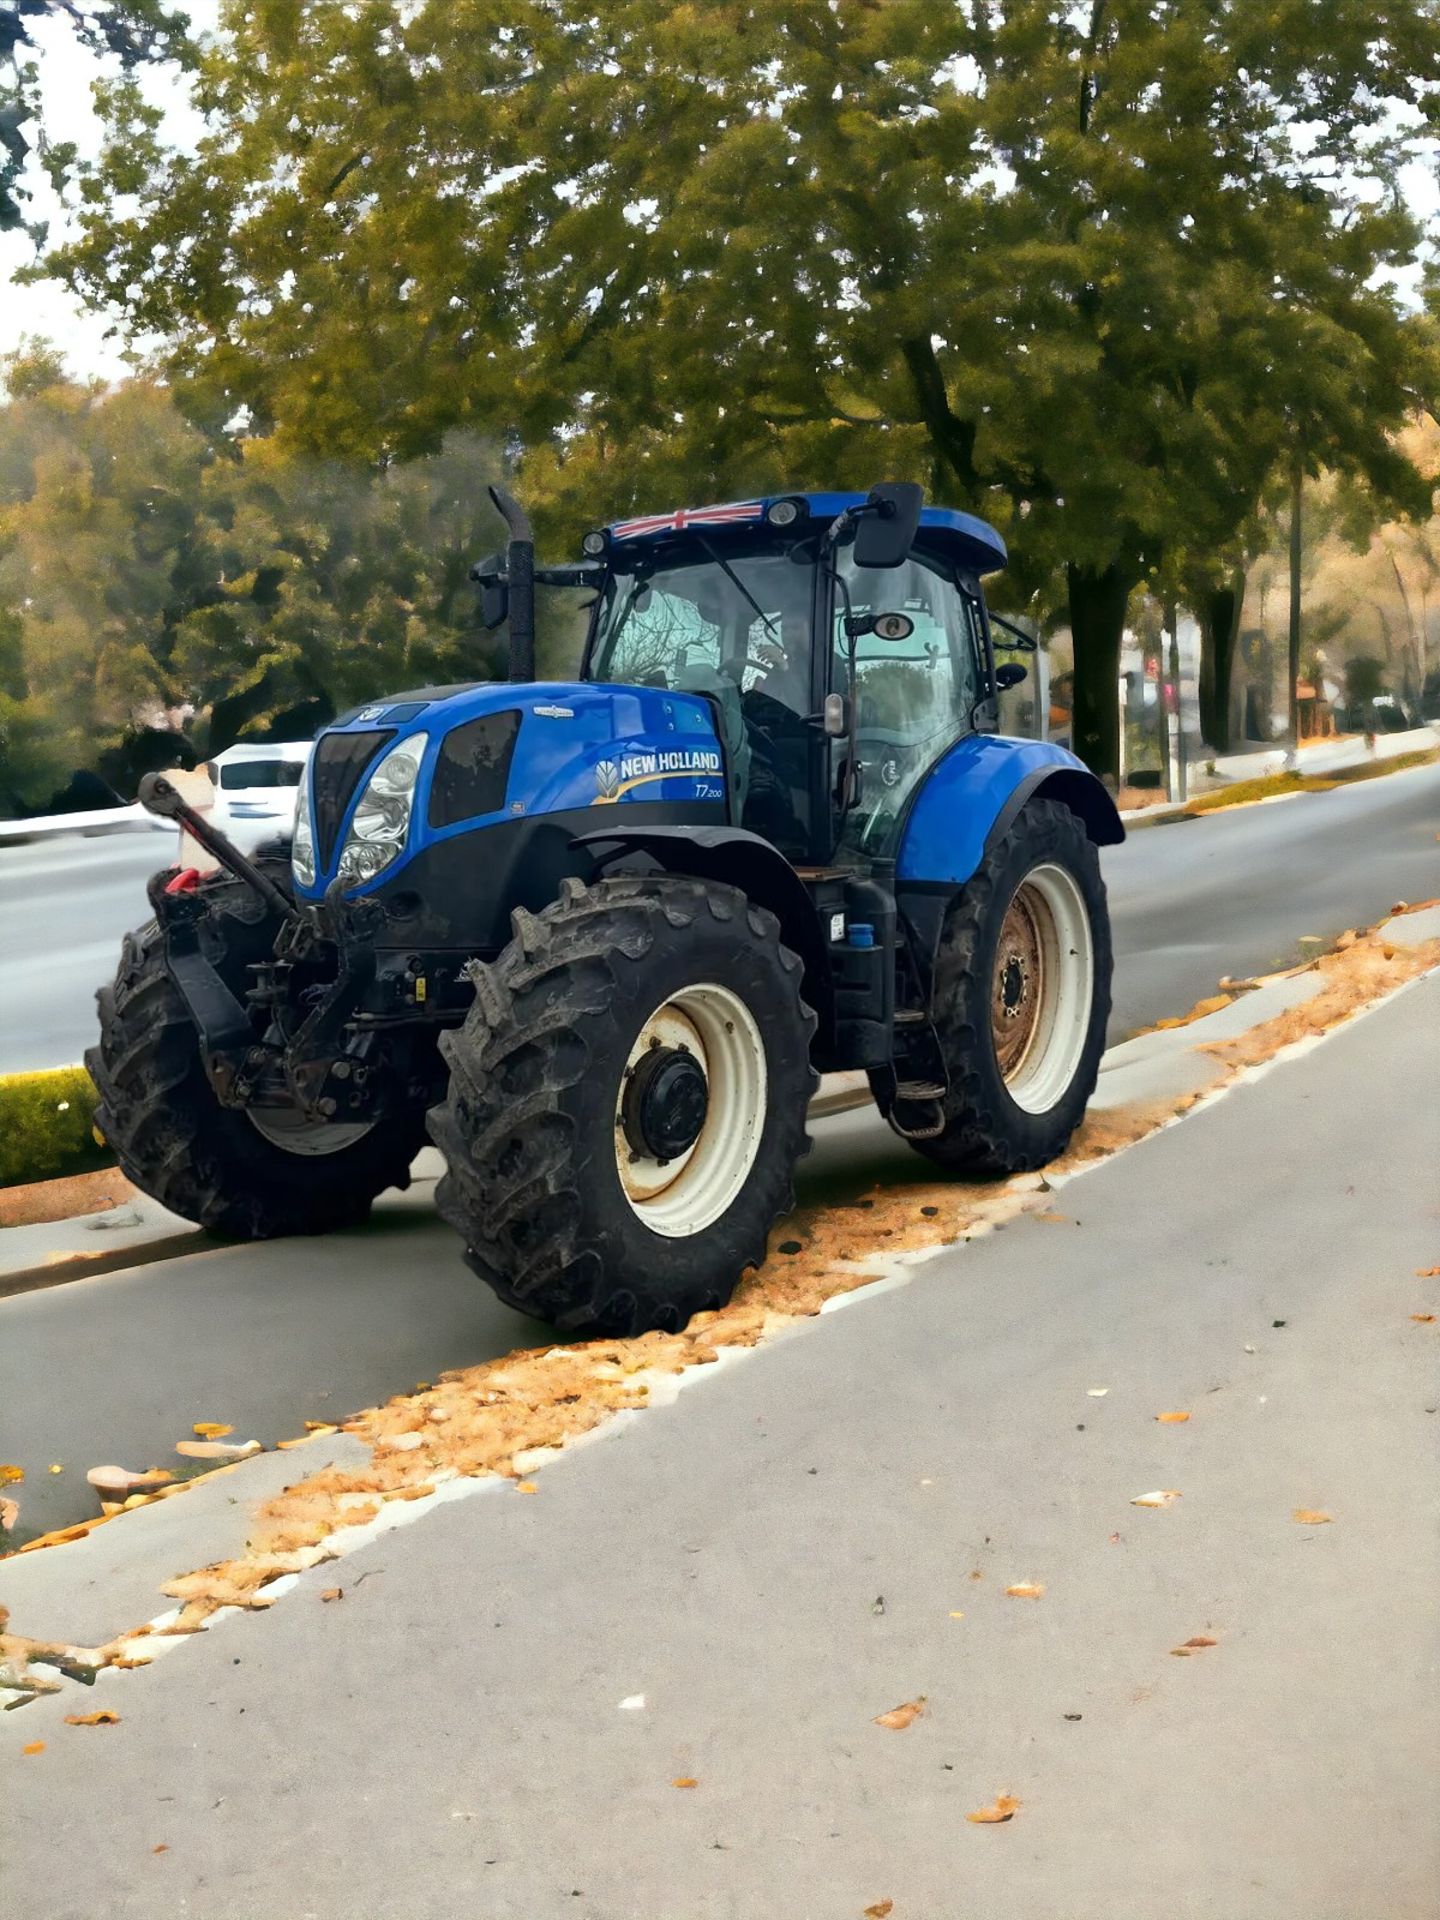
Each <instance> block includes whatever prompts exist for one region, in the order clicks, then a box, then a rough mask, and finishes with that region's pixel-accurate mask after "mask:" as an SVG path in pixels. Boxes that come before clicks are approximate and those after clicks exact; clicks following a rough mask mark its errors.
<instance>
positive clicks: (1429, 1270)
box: [1415, 1267, 1440, 1280]
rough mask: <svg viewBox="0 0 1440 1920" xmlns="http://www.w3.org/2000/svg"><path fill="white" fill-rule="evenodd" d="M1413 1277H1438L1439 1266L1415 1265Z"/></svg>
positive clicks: (1423, 1278) (1426, 1278)
mask: <svg viewBox="0 0 1440 1920" xmlns="http://www.w3.org/2000/svg"><path fill="white" fill-rule="evenodd" d="M1415 1278H1416V1279H1417V1280H1435V1279H1437V1278H1440V1267H1416V1269H1415Z"/></svg>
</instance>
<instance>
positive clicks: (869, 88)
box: [55, 0, 1440, 767]
mask: <svg viewBox="0 0 1440 1920" xmlns="http://www.w3.org/2000/svg"><path fill="white" fill-rule="evenodd" d="M223 21H224V28H225V32H224V35H223V36H222V38H220V39H219V40H218V41H217V42H216V43H215V44H214V45H213V46H212V47H210V48H208V49H207V50H206V51H205V52H203V53H202V54H201V56H200V58H199V65H198V68H197V93H196V98H197V101H198V103H199V105H200V107H201V108H202V110H203V111H204V112H205V113H206V115H207V117H208V121H209V126H210V129H211V130H210V132H209V134H208V135H207V137H206V138H205V139H204V140H202V142H201V144H200V147H199V150H198V152H196V153H195V154H194V155H193V156H187V155H183V154H179V153H176V152H171V151H166V150H165V149H164V147H163V145H162V144H161V142H160V140H159V137H158V134H157V122H156V116H155V115H154V114H153V112H152V111H150V110H149V109H147V108H146V107H145V105H144V103H143V101H142V100H141V97H140V94H139V91H138V88H137V87H136V86H135V85H134V83H133V81H122V82H121V83H120V84H118V85H116V86H114V87H112V88H110V89H109V90H108V92H107V94H106V96H105V103H104V104H105V109H106V114H107V119H108V124H109V129H110V138H109V144H108V146H107V150H106V153H105V156H104V158H103V161H102V162H101V164H100V167H99V168H98V170H97V171H96V172H94V173H93V174H92V175H91V176H89V177H88V178H87V179H86V180H85V182H84V186H83V194H84V201H85V208H86V211H85V214H84V220H83V229H82V232H81V234H80V237H79V238H78V240H77V241H76V242H75V243H74V244H73V245H71V246H69V247H68V248H66V249H65V250H63V251H62V253H61V254H60V255H59V256H58V257H57V260H56V262H55V264H56V266H57V268H58V270H59V271H61V272H62V273H63V274H64V275H65V276H66V277H67V278H68V280H69V281H70V283H71V284H72V285H73V286H74V287H76V288H78V289H79V290H80V291H81V292H82V293H83V294H84V295H85V296H86V297H87V298H89V299H91V300H93V301H96V302H112V303H114V304H115V305H117V306H118V307H119V308H121V309H122V310H123V311H124V312H125V313H126V315H127V316H128V319H129V321H130V323H131V324H132V325H133V326H135V327H137V328H140V329H145V330H150V331H153V332H157V333H159V334H161V335H163V336H165V337H167V338H168V339H169V340H170V341H171V342H172V343H173V345H172V348H171V351H170V353H169V356H168V368H169V372H170V375H171V377H172V378H173V379H174V380H175V382H176V383H177V387H178V390H179V392H180V394H181V397H182V401H183V404H184V406H185V408H186V410H187V412H188V413H189V414H190V416H191V417H192V418H194V419H195V420H197V421H199V422H201V423H202V424H204V425H205V426H206V428H207V430H209V431H212V432H213V431H215V429H216V427H217V425H218V423H220V422H222V421H224V420H226V419H228V418H229V417H230V416H231V414H232V413H233V412H234V410H235V408H236V407H237V406H239V405H242V404H243V405H244V406H246V407H248V408H249V409H250V410H251V413H252V415H253V418H254V419H255V421H256V422H258V423H260V424H261V425H263V426H266V427H268V426H270V425H271V424H273V425H274V426H275V428H276V430H277V433H278V435H279V436H280V444H281V445H282V446H284V447H287V448H288V447H298V448H301V449H303V450H305V451H307V452H308V453H310V454H311V455H323V456H324V457H326V458H331V457H335V456H341V457H346V458H350V459H355V460H365V461H380V462H388V461H390V460H393V459H396V458H400V459H407V458H410V457H413V456H415V455H417V454H422V453H431V452H433V451H434V450H435V449H437V448H439V447H440V446H441V445H442V443H443V440H444V436H445V435H446V434H447V432H450V431H452V430H454V429H456V428H473V427H474V426H475V424H476V423H477V422H483V423H484V424H485V426H486V428H487V430H494V431H497V432H502V431H503V432H504V433H506V434H508V435H514V436H515V437H516V438H517V439H518V441H519V442H520V443H521V444H523V445H524V446H525V447H526V448H527V449H528V450H529V459H528V463H527V482H528V484H529V485H530V486H531V488H532V490H533V491H534V492H535V493H536V494H537V495H538V504H539V507H540V515H539V517H540V523H541V526H542V529H547V530H549V531H551V532H552V534H553V533H554V532H557V531H560V530H563V531H565V532H567V533H573V532H575V531H578V529H579V528H580V527H581V526H583V525H584V524H585V523H586V522H590V521H593V520H595V519H599V518H606V517H610V516H611V515H615V514H618V513H622V512H624V511H626V510H629V509H631V508H635V507H643V506H646V505H653V504H657V503H662V502H664V501H667V500H673V499H676V498H679V499H696V498H703V497H706V496H714V495H720V496H722V497H723V495H725V494H727V493H730V492H732V491H752V490H759V489H761V488H764V487H768V486H771V485H777V484H783V485H790V486H806V485H819V486H848V485H857V484H864V483H866V482H868V481H870V480H872V479H874V478H876V477H879V476H880V475H882V474H886V475H890V476H894V477H907V476H908V477H914V478H920V479H923V480H926V481H927V482H928V483H929V484H930V486H931V488H932V490H933V491H934V492H935V493H936V494H937V495H938V496H940V497H942V498H945V499H948V500H950V501H952V502H954V503H955V504H960V505H968V506H971V507H973V508H976V509H978V510H980V511H983V512H985V513H986V514H987V515H989V516H990V517H991V518H993V519H994V520H996V521H997V523H998V524H999V525H1000V526H1001V527H1002V530H1004V531H1005V532H1006V534H1007V536H1008V537H1009V538H1010V540H1011V542H1012V546H1013V551H1014V589H1015V591H1016V592H1017V593H1018V594H1019V595H1020V596H1021V597H1022V598H1028V597H1029V596H1032V595H1039V596H1041V597H1042V599H1043V598H1047V597H1048V599H1049V600H1050V601H1051V602H1052V603H1053V601H1054V599H1055V597H1056V594H1055V583H1056V581H1057V578H1059V577H1061V576H1062V575H1063V577H1064V580H1065V582H1066V593H1067V596H1068V602H1069V613H1070V620H1071V625H1072V629H1073V632H1074V638H1075V651H1076V697H1077V705H1076V720H1077V729H1078V730H1079V736H1078V737H1079V744H1080V745H1081V747H1082V750H1084V751H1085V752H1087V754H1088V755H1089V757H1090V758H1091V759H1092V761H1093V762H1094V763H1095V764H1096V765H1098V766H1102V767H1104V766H1113V764H1114V748H1115V739H1114V728H1115V714H1114V704H1115V703H1114V698H1113V686H1114V667H1115V657H1116V654H1117V650H1118V645H1119V635H1120V629H1121V627H1122V625H1123V622H1124V619H1125V611H1126V605H1127V601H1128V597H1129V594H1130V592H1131V590H1132V588H1134V587H1135V586H1136V585H1137V584H1139V583H1140V582H1141V581H1143V580H1147V579H1150V580H1153V581H1154V582H1156V584H1157V585H1159V586H1160V587H1161V588H1162V589H1163V590H1164V591H1166V592H1173V591H1175V590H1177V588H1178V587H1179V586H1181V585H1182V584H1183V583H1184V582H1185V581H1187V580H1190V581H1194V580H1197V579H1198V580H1199V581H1200V583H1201V585H1202V586H1203V585H1204V584H1206V583H1207V582H1208V583H1209V584H1211V585H1214V584H1216V583H1219V582H1222V581H1223V580H1225V579H1226V578H1228V577H1229V576H1230V575H1231V574H1232V573H1233V571H1234V569H1235V566H1236V564H1237V561H1238V559H1239V558H1240V557H1241V550H1242V549H1243V546H1244V542H1245V537H1246V533H1245V530H1246V528H1247V525H1248V523H1249V521H1250V518H1251V516H1252V515H1253V512H1254V509H1255V506H1256V503H1257V501H1258V500H1259V498H1260V496H1261V494H1262V492H1263V489H1264V487H1265V484H1266V480H1267V476H1269V475H1270V474H1271V473H1272V472H1273V471H1275V470H1276V469H1277V467H1280V468H1282V469H1283V468H1285V467H1286V466H1288V464H1290V463H1291V462H1293V461H1295V460H1299V461H1300V462H1301V463H1302V464H1303V465H1304V466H1305V467H1306V468H1307V470H1310V471H1315V470H1316V469H1318V467H1320V466H1321V465H1324V466H1327V467H1329V468H1332V469H1334V470H1337V471H1340V472H1343V473H1349V474H1353V475H1355V476H1357V477H1358V478H1359V480H1360V481H1362V482H1363V483H1364V485H1365V486H1367V487H1368V488H1370V489H1372V490H1375V491H1378V492H1379V493H1380V494H1381V495H1383V496H1384V497H1385V498H1386V499H1387V500H1391V501H1394V502H1397V503H1399V504H1400V505H1402V506H1403V507H1405V508H1406V509H1408V510H1418V508H1419V507H1420V506H1421V505H1422V491H1423V490H1422V489H1421V487H1420V486H1419V484H1418V482H1417V477H1416V474H1415V471H1414V468H1413V467H1412V466H1411V465H1410V463H1409V462H1408V461H1407V460H1406V459H1405V457H1404V455H1403V453H1402V452H1401V451H1400V450H1399V448H1398V447H1397V446H1396V444H1395V441H1394V438H1393V432H1392V430H1393V429H1394V428H1395V427H1396V426H1398V424H1399V422H1400V421H1401V419H1402V417H1403V415H1404V412H1405V409H1406V407H1407V406H1408V405H1409V404H1410V402H1411V400H1412V399H1413V398H1414V396H1415V395H1416V394H1417V393H1418V392H1420V391H1422V390H1426V391H1433V382H1432V379H1431V374H1432V369H1433V364H1434V352H1433V339H1432V333H1431V332H1427V331H1426V329H1424V328H1423V327H1421V326H1420V325H1419V324H1418V323H1412V322H1411V321H1409V320H1408V319H1407V318H1406V317H1405V315H1404V314H1403V313H1402V310H1401V308H1400V306H1399V304H1398V302H1397V299H1396V297H1395V296H1394V294H1393V292H1392V291H1391V290H1390V284H1389V280H1388V278H1387V276H1388V274H1389V273H1390V271H1391V270H1392V269H1395V268H1398V267H1401V266H1404V265H1405V264H1406V263H1407V262H1409V261H1410V260H1411V259H1412V258H1413V257H1414V255H1415V252H1416V248H1417V244H1418V239H1419V235H1418V233H1417V231H1416V227H1415V224H1414V222H1413V220H1412V219H1411V218H1410V217H1409V216H1408V214H1407V213H1406V212H1405V210H1404V206H1403V202H1402V200H1401V198H1400V194H1399V188H1398V181H1399V170H1400V167H1401V165H1402V163H1403V162H1404V161H1405V160H1406V159H1407V158H1408V157H1410V156H1411V155H1412V154H1418V153H1419V152H1420V151H1421V150H1422V137H1423V135H1424V133H1425V131H1426V129H1427V127H1432V126H1433V125H1434V124H1435V119H1436V114H1437V107H1436V101H1437V98H1440V94H1437V83H1440V15H1437V12H1436V9H1435V7H1434V5H1433V4H1432V0H1264V4H1261V5H1249V6H1241V5H1237V4H1227V5H1223V6H1218V7H1217V5H1216V4H1215V0H1165V3H1164V4H1161V3H1160V0H1081V4H1078V5H1075V6H1065V7H1059V8H1057V7H1055V6H1054V5H1053V4H1052V3H1051V0H973V4H970V5H966V6H963V7H962V6H955V7H946V6H937V5H936V4H935V3H934V0H885V4H880V0H869V3H868V4H854V5H849V6H841V7H836V6H833V5H830V4H827V3H826V0H783V3H777V4H772V5H769V6H766V7H763V8H761V7H756V6H754V5H753V4H750V3H749V0H743V3H742V0H705V4H703V5H699V4H695V3H694V0H684V3H681V0H550V3H549V4H547V5H546V6H544V7H538V6H535V5H533V4H522V3H521V0H415V3H414V4H412V5H409V6H407V7H405V8H404V9H399V8H396V7H395V6H393V5H392V4H388V3H387V0H358V3H357V4H355V5H352V6H344V7H342V6H339V5H336V4H333V0H293V3H291V4H285V5H279V4H263V5H253V4H242V0H230V4H228V5H227V6H226V7H225V8H224V12H223ZM1432 331H1433V330H1432Z"/></svg>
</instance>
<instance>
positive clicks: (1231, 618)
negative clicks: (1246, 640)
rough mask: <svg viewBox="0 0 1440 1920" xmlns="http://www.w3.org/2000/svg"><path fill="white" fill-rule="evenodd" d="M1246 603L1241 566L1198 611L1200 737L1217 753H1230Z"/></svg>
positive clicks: (1208, 597) (1211, 594)
mask: <svg viewBox="0 0 1440 1920" xmlns="http://www.w3.org/2000/svg"><path fill="white" fill-rule="evenodd" d="M1244 600H1245V574H1244V570H1243V569H1242V568H1239V567H1237V568H1236V570H1235V574H1234V576H1233V578H1232V579H1231V580H1230V581H1229V583H1228V584H1227V585H1225V586H1223V587H1215V588H1212V589H1211V591H1210V592H1209V593H1207V594H1205V595H1204V596H1203V598H1202V600H1201V604H1200V606H1199V607H1198V608H1197V609H1196V611H1197V613H1198V615H1199V618H1200V735H1201V738H1202V739H1203V740H1204V741H1205V742H1206V744H1207V745H1209V746H1211V747H1213V748H1214V749H1215V751H1216V753H1228V752H1229V751H1230V681H1231V679H1232V677H1233V675H1234V670H1235V645H1236V641H1237V639H1238V637H1239V633H1240V610H1241V607H1242V606H1243V604H1244Z"/></svg>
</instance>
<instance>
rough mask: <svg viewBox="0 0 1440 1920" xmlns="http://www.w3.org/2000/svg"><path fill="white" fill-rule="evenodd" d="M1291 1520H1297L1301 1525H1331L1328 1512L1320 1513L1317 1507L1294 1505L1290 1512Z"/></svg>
mask: <svg viewBox="0 0 1440 1920" xmlns="http://www.w3.org/2000/svg"><path fill="white" fill-rule="evenodd" d="M1290 1518H1291V1519H1292V1520H1298V1521H1299V1522H1300V1525H1301V1526H1302V1527H1328V1526H1330V1525H1331V1520H1330V1516H1329V1514H1328V1513H1322V1512H1321V1511H1320V1510H1319V1508H1318V1507H1296V1509H1295V1511H1294V1512H1293V1513H1292V1514H1291V1516H1290Z"/></svg>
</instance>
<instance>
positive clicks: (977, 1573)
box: [970, 1567, 985, 1580]
mask: <svg viewBox="0 0 1440 1920" xmlns="http://www.w3.org/2000/svg"><path fill="white" fill-rule="evenodd" d="M970 1578H971V1579H972V1580H983V1579H984V1578H985V1575H984V1572H983V1570H982V1569H981V1568H979V1567H976V1568H975V1570H974V1571H973V1572H972V1573H971V1575H970Z"/></svg>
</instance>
